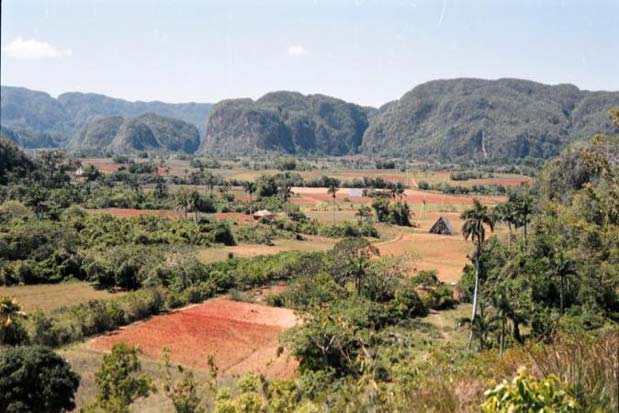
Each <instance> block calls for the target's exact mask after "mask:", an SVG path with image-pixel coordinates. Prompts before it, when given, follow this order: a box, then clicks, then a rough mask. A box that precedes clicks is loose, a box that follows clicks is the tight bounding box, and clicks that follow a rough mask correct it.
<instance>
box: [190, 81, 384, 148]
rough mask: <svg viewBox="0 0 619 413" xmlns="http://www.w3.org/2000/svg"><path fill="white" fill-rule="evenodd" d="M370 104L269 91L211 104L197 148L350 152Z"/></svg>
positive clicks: (359, 136) (359, 137)
mask: <svg viewBox="0 0 619 413" xmlns="http://www.w3.org/2000/svg"><path fill="white" fill-rule="evenodd" d="M371 110H372V109H367V108H363V107H361V106H358V105H355V104H352V103H348V102H344V101H343V100H340V99H335V98H332V97H329V96H324V95H307V96H304V95H302V94H300V93H297V92H287V91H280V92H273V93H268V94H266V95H264V96H263V97H261V98H260V99H258V100H256V101H253V100H251V99H232V100H224V101H222V102H220V103H218V104H216V105H215V106H214V107H213V110H212V112H211V115H210V116H209V120H208V123H207V126H206V135H205V138H204V141H203V143H202V147H201V152H202V153H205V152H208V153H227V154H230V153H232V154H239V153H251V152H253V151H255V150H256V149H258V150H275V151H282V152H287V153H322V154H328V155H345V154H349V153H355V152H356V151H357V149H358V148H359V147H360V145H361V141H362V137H363V132H364V131H365V129H367V127H368V112H370V111H371Z"/></svg>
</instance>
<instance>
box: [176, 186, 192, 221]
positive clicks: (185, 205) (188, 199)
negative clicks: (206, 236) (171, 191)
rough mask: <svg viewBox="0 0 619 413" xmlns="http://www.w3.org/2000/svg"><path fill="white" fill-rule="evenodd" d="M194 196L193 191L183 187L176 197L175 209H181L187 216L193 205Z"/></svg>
mask: <svg viewBox="0 0 619 413" xmlns="http://www.w3.org/2000/svg"><path fill="white" fill-rule="evenodd" d="M192 201H193V197H192V195H191V192H190V191H188V190H187V189H185V188H181V189H180V190H179V191H178V193H177V194H176V197H175V198H174V209H176V210H177V211H181V212H182V213H183V214H184V216H185V218H187V214H188V212H189V211H190V210H191V207H192Z"/></svg>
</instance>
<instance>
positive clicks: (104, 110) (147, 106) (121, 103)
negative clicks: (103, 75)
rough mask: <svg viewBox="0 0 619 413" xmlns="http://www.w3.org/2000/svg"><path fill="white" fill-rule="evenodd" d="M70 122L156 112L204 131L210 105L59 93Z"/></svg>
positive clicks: (78, 123) (76, 123)
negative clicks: (135, 100) (130, 100)
mask: <svg viewBox="0 0 619 413" xmlns="http://www.w3.org/2000/svg"><path fill="white" fill-rule="evenodd" d="M58 102H60V104H61V105H62V107H63V108H64V110H65V112H66V113H67V115H68V116H69V117H70V118H71V119H72V122H73V126H79V125H82V124H84V123H85V122H88V121H90V120H92V119H93V118H96V117H104V116H123V117H133V116H139V115H142V114H145V113H156V114H157V115H161V116H167V117H170V118H176V119H180V120H183V121H185V122H187V123H191V124H193V125H194V126H196V127H197V128H198V129H199V130H200V132H201V133H204V128H205V126H206V119H207V118H208V114H209V111H210V109H211V106H212V105H211V104H210V103H164V102H158V101H154V102H141V101H137V102H128V101H126V100H122V99H115V98H111V97H108V96H105V95H98V94H95V93H78V92H70V93H63V94H62V95H60V96H58Z"/></svg>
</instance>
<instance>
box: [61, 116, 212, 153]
mask: <svg viewBox="0 0 619 413" xmlns="http://www.w3.org/2000/svg"><path fill="white" fill-rule="evenodd" d="M199 145H200V133H199V131H198V128H196V127H195V126H194V125H192V124H189V123H187V122H183V121H182V120H178V119H173V118H168V117H164V116H159V115H156V114H154V113H147V114H144V115H141V116H137V117H134V118H123V117H121V116H111V117H107V118H101V119H96V120H93V121H91V122H88V123H87V124H85V125H84V126H83V127H82V128H81V130H80V131H79V132H78V133H77V134H76V135H75V137H74V138H73V139H72V140H71V141H70V142H69V145H68V146H69V148H72V149H81V150H104V151H109V152H114V153H119V154H123V153H130V152H133V151H135V150H140V151H170V152H185V153H193V152H195V151H196V149H197V148H198V146H199Z"/></svg>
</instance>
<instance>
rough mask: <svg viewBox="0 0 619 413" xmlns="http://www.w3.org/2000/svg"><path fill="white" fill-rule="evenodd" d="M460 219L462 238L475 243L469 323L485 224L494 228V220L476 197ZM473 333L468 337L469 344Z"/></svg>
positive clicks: (474, 298) (475, 295)
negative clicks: (461, 220)
mask: <svg viewBox="0 0 619 413" xmlns="http://www.w3.org/2000/svg"><path fill="white" fill-rule="evenodd" d="M461 219H463V220H464V224H463V225H462V235H463V236H464V239H466V240H468V239H470V240H471V241H472V242H473V244H475V251H474V253H473V261H474V264H475V287H474V290H473V312H472V315H471V323H473V322H474V321H475V316H476V315H477V306H478V300H479V271H480V265H481V263H480V258H481V252H482V248H483V245H484V242H485V241H486V226H488V227H489V228H490V230H491V231H492V230H494V221H493V219H492V213H491V211H490V210H489V209H488V207H487V206H485V205H482V204H481V202H479V200H478V199H475V200H474V202H473V208H471V209H469V210H467V211H464V212H463V213H462V216H461ZM472 338H473V335H472V334H471V337H470V338H469V346H470V344H471V340H472Z"/></svg>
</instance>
